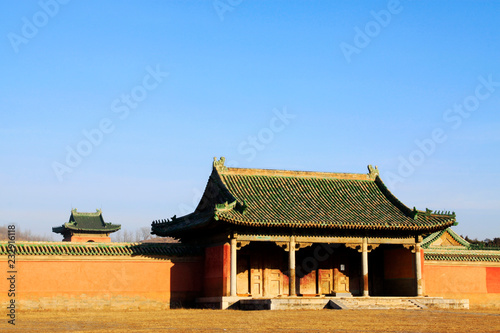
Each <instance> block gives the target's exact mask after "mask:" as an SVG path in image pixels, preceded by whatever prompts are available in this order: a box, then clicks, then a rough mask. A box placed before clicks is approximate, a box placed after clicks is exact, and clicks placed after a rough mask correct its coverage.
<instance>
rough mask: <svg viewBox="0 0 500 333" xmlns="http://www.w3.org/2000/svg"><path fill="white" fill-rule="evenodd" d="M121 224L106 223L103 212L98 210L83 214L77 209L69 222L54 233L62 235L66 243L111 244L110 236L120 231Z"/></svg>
mask: <svg viewBox="0 0 500 333" xmlns="http://www.w3.org/2000/svg"><path fill="white" fill-rule="evenodd" d="M120 228H121V226H120V225H119V224H112V223H106V222H104V219H103V217H102V211H101V210H100V209H97V210H96V212H95V213H81V212H78V211H77V210H76V208H75V209H72V210H71V215H70V217H69V221H68V222H67V223H64V224H63V225H62V226H60V227H54V228H52V231H53V232H55V233H58V234H62V235H63V237H64V239H63V241H64V242H105V243H106V242H111V238H110V237H109V235H110V234H111V233H113V232H115V231H118V230H120Z"/></svg>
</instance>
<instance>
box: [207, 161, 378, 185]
mask: <svg viewBox="0 0 500 333" xmlns="http://www.w3.org/2000/svg"><path fill="white" fill-rule="evenodd" d="M225 160H226V159H225V157H221V158H220V159H219V160H217V157H214V163H213V166H214V168H215V169H216V170H217V172H218V173H219V174H221V175H246V176H274V177H295V178H321V179H329V178H333V179H349V180H368V181H374V180H375V178H376V176H378V175H379V171H378V168H377V167H376V166H375V167H372V166H371V165H368V170H369V172H368V173H350V172H325V171H298V170H281V169H260V168H233V167H226V166H225V165H224V162H225Z"/></svg>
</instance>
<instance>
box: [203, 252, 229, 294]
mask: <svg viewBox="0 0 500 333" xmlns="http://www.w3.org/2000/svg"><path fill="white" fill-rule="evenodd" d="M230 274H231V249H230V246H229V244H224V245H219V246H214V247H207V248H206V249H205V276H204V280H203V294H204V296H206V297H216V296H228V295H229V284H230Z"/></svg>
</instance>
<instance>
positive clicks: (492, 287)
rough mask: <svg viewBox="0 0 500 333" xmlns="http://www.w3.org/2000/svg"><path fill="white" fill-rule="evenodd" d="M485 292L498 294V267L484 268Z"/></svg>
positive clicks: (499, 279) (499, 283)
mask: <svg viewBox="0 0 500 333" xmlns="http://www.w3.org/2000/svg"><path fill="white" fill-rule="evenodd" d="M486 290H487V291H488V293H500V267H486Z"/></svg>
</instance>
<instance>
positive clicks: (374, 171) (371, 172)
mask: <svg viewBox="0 0 500 333" xmlns="http://www.w3.org/2000/svg"><path fill="white" fill-rule="evenodd" d="M379 175H380V173H379V171H378V167H377V166H375V168H374V167H373V166H372V165H371V164H370V165H368V176H369V177H370V179H375V178H377V176H379Z"/></svg>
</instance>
